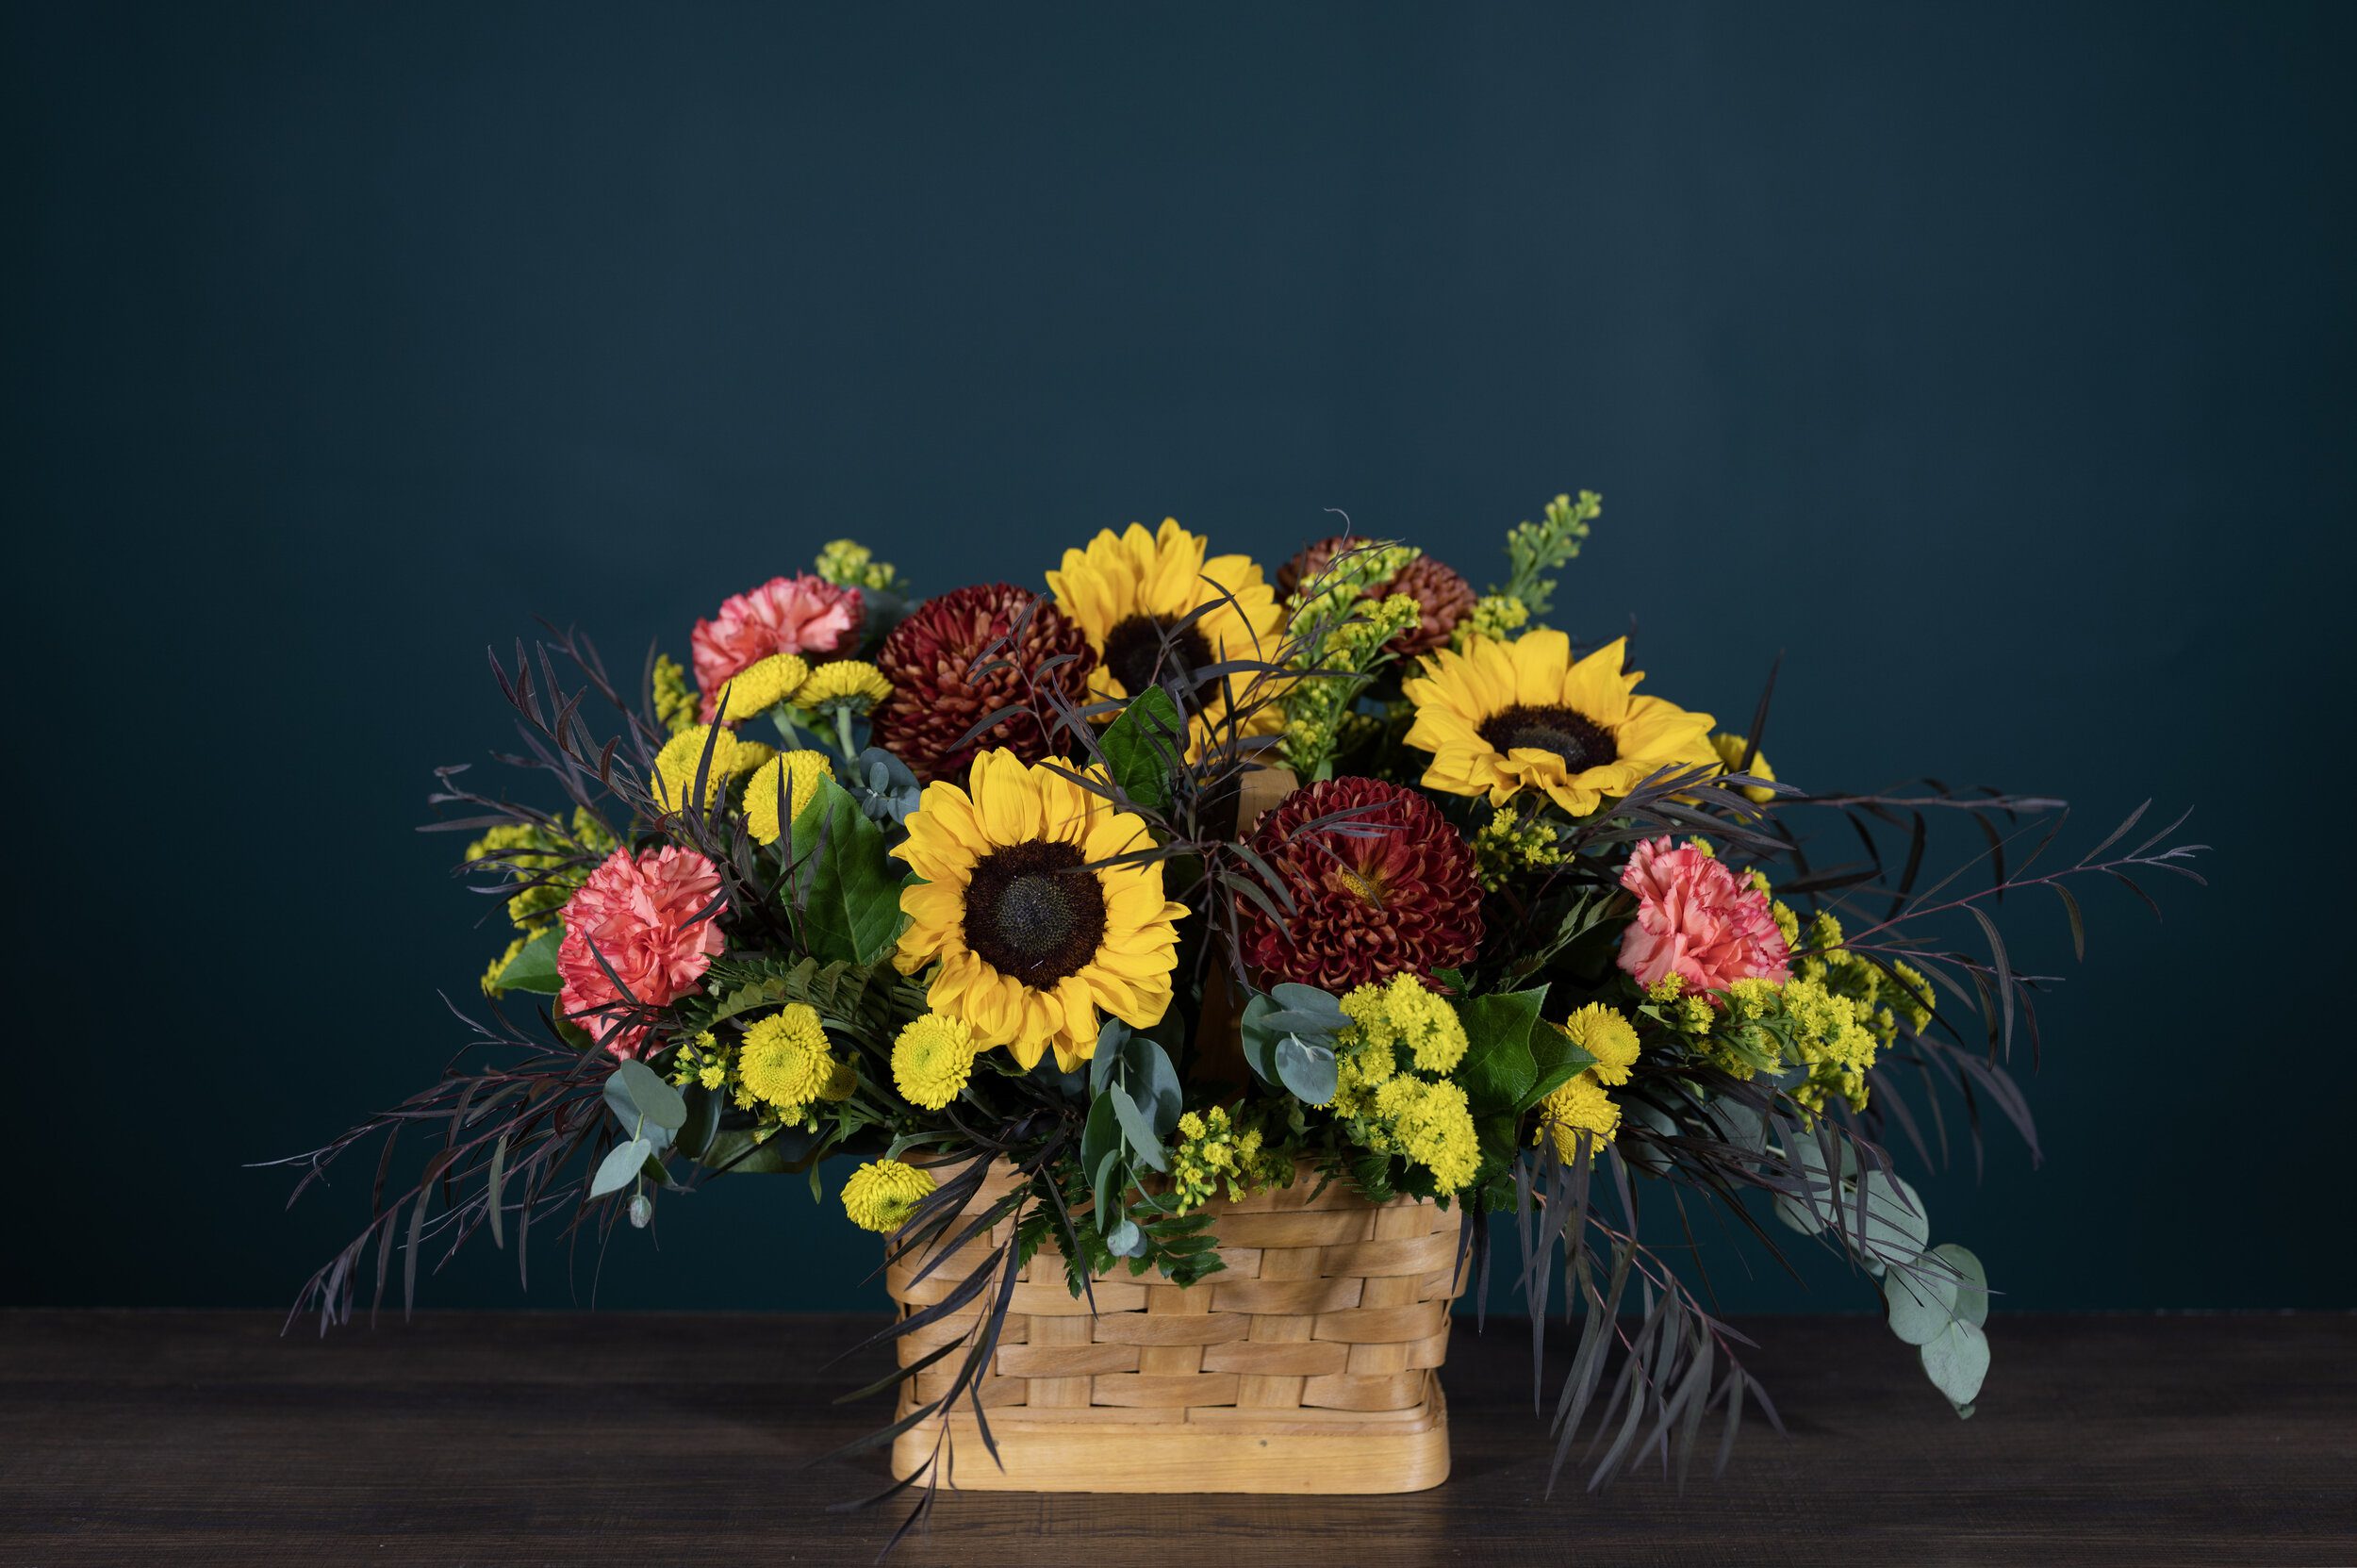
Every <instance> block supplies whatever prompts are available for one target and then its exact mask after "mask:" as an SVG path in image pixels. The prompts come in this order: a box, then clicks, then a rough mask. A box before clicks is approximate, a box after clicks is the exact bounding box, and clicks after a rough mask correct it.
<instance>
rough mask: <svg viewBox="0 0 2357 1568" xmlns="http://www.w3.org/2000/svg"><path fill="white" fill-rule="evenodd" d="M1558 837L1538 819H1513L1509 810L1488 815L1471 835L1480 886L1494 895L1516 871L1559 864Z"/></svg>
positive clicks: (1561, 861) (1514, 817) (1517, 817)
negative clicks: (1486, 820)
mask: <svg viewBox="0 0 2357 1568" xmlns="http://www.w3.org/2000/svg"><path fill="white" fill-rule="evenodd" d="M1560 836H1561V835H1560V834H1558V833H1557V831H1556V830H1555V828H1554V827H1553V826H1552V825H1551V824H1549V823H1548V822H1546V821H1545V820H1543V819H1541V818H1540V817H1521V816H1517V815H1516V814H1515V813H1514V811H1513V810H1512V809H1511V808H1500V809H1499V810H1497V811H1495V812H1492V814H1491V816H1490V820H1489V821H1488V822H1486V823H1484V824H1483V825H1482V826H1481V827H1480V828H1479V829H1478V830H1477V831H1475V834H1474V836H1473V850H1474V868H1475V874H1476V875H1477V876H1479V878H1480V879H1481V885H1482V887H1483V888H1484V889H1486V890H1487V891H1490V892H1492V893H1494V892H1496V891H1497V890H1498V889H1499V888H1500V887H1502V886H1504V885H1505V884H1506V881H1507V879H1508V877H1511V876H1512V875H1513V874H1514V873H1515V872H1517V871H1530V870H1536V869H1539V868H1540V867H1547V866H1559V865H1561V864H1562V863H1563V850H1562V849H1561V848H1560V847H1559V844H1558V839H1559V838H1560Z"/></svg>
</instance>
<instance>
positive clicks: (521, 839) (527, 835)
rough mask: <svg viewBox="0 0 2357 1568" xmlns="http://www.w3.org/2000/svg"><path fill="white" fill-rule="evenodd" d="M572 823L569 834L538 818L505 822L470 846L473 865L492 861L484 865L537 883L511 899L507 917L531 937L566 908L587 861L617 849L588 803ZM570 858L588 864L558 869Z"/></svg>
mask: <svg viewBox="0 0 2357 1568" xmlns="http://www.w3.org/2000/svg"><path fill="white" fill-rule="evenodd" d="M571 827H572V834H571V835H570V836H569V837H568V836H567V835H566V834H564V833H563V832H562V831H561V830H559V829H557V828H553V827H546V826H543V825H542V824H540V823H538V822H503V823H501V824H500V825H499V826H498V827H496V828H492V829H489V830H487V831H486V833H485V834H484V835H483V836H482V837H481V838H478V839H476V840H475V841H474V842H473V843H471V844H470V845H468V846H467V855H466V858H467V860H468V862H469V863H473V862H476V861H485V862H488V863H490V864H489V865H488V866H486V867H482V868H483V869H486V870H487V869H498V870H501V871H504V872H505V873H506V874H507V875H508V876H509V878H510V879H511V880H513V881H515V882H519V883H532V885H531V886H529V887H523V888H519V889H518V891H517V893H516V895H515V897H513V898H511V899H509V900H507V917H508V918H509V919H510V920H512V921H514V922H515V924H516V927H517V929H518V930H519V931H523V932H526V933H530V935H531V936H536V935H538V934H539V933H541V932H542V931H543V930H545V929H546V928H547V926H548V923H549V917H550V916H552V915H554V914H555V913H556V912H557V911H558V910H560V909H563V908H564V907H565V903H566V900H569V899H570V898H571V897H572V896H573V892H574V890H575V889H576V888H578V887H579V886H580V885H581V883H582V882H583V880H584V879H585V878H586V877H587V876H588V874H589V871H590V867H589V865H588V864H586V861H588V860H595V859H598V858H602V857H603V856H605V855H609V854H611V853H613V852H614V835H613V834H610V833H608V832H606V831H605V827H604V824H602V823H601V822H600V821H599V820H598V819H597V817H594V816H592V815H591V814H590V813H589V811H588V810H587V809H586V808H585V807H582V806H575V807H574V808H573V817H572V823H571ZM567 861H581V862H584V863H583V864H580V865H577V866H575V867H572V868H570V869H569V870H566V871H563V872H558V868H559V867H563V866H564V865H565V863H566V862H567ZM551 873H557V874H554V875H552V874H551ZM527 939H529V938H527ZM511 956H512V954H511Z"/></svg>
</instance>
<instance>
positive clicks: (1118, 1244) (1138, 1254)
mask: <svg viewBox="0 0 2357 1568" xmlns="http://www.w3.org/2000/svg"><path fill="white" fill-rule="evenodd" d="M1105 1246H1106V1247H1107V1248H1108V1249H1109V1250H1110V1251H1111V1252H1112V1253H1113V1256H1114V1257H1116V1258H1143V1257H1145V1256H1146V1232H1145V1231H1143V1230H1139V1229H1138V1227H1137V1222H1136V1221H1135V1220H1131V1219H1126V1218H1125V1219H1124V1220H1123V1221H1122V1222H1121V1223H1120V1224H1119V1225H1116V1226H1114V1227H1113V1229H1112V1230H1108V1231H1106V1232H1105Z"/></svg>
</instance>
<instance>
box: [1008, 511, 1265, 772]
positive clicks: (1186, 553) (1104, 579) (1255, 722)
mask: <svg viewBox="0 0 2357 1568" xmlns="http://www.w3.org/2000/svg"><path fill="white" fill-rule="evenodd" d="M1206 550H1207V546H1206V544H1205V541H1204V539H1203V536H1201V535H1199V534H1190V533H1188V532H1187V531H1186V530H1185V529H1183V528H1181V527H1179V526H1178V519H1176V518H1165V519H1163V520H1162V528H1161V529H1160V530H1159V531H1158V532H1156V533H1152V534H1148V533H1147V532H1146V529H1145V528H1144V527H1143V526H1142V525H1140V524H1138V523H1134V522H1133V523H1131V524H1130V525H1129V527H1128V528H1127V529H1126V530H1124V531H1123V532H1122V533H1120V534H1115V533H1113V530H1111V529H1106V530H1104V531H1103V532H1101V533H1099V534H1098V535H1097V536H1096V538H1094V539H1091V540H1090V541H1089V544H1088V548H1087V549H1085V550H1067V551H1065V552H1064V553H1063V569H1062V570H1059V571H1051V572H1049V573H1048V574H1047V588H1048V591H1049V592H1050V593H1053V594H1054V595H1055V596H1056V608H1057V609H1059V610H1062V611H1063V613H1064V614H1065V615H1066V616H1068V617H1070V618H1071V619H1072V620H1073V622H1074V623H1075V624H1077V625H1078V626H1079V627H1080V630H1081V632H1082V633H1083V634H1084V635H1086V636H1087V637H1088V639H1089V646H1090V647H1091V648H1093V649H1095V650H1096V661H1097V662H1096V669H1095V670H1093V671H1091V672H1090V675H1089V695H1090V696H1091V697H1093V698H1096V699H1099V700H1102V701H1127V700H1129V698H1132V697H1135V696H1136V695H1138V693H1139V692H1141V691H1143V690H1145V689H1146V686H1148V685H1152V684H1154V682H1155V680H1156V679H1157V676H1158V673H1159V675H1160V677H1162V679H1164V680H1165V681H1167V680H1168V679H1169V678H1170V677H1173V676H1175V677H1176V678H1177V684H1178V686H1179V687H1180V688H1181V689H1182V690H1183V689H1185V688H1186V687H1188V686H1190V685H1193V686H1194V692H1193V701H1192V702H1191V703H1190V706H1191V708H1192V709H1193V711H1194V714H1195V722H1194V725H1193V727H1192V729H1191V731H1190V734H1191V736H1192V740H1191V743H1190V747H1189V751H1190V753H1191V754H1197V753H1199V751H1200V750H1201V748H1202V747H1203V746H1204V745H1205V744H1207V743H1209V742H1211V741H1213V740H1216V739H1219V738H1223V737H1224V732H1225V731H1226V729H1227V728H1228V725H1227V721H1226V720H1227V713H1228V703H1229V699H1230V697H1235V698H1243V697H1244V695H1245V693H1246V692H1247V690H1248V689H1249V688H1250V687H1251V686H1252V685H1254V683H1255V675H1254V674H1252V673H1243V674H1235V675H1229V676H1227V677H1224V678H1215V679H1212V680H1209V681H1205V682H1202V683H1201V684H1199V685H1196V684H1195V681H1194V672H1195V670H1198V669H1203V668H1209V667H1211V666H1212V665H1215V664H1223V663H1226V662H1227V661H1228V660H1231V659H1257V660H1265V661H1268V662H1271V663H1274V662H1275V661H1276V658H1277V652H1278V651H1279V645H1280V643H1281V641H1282V633H1281V631H1280V629H1279V627H1278V624H1277V623H1278V620H1279V619H1280V612H1279V610H1278V608H1277V590H1276V589H1275V588H1273V587H1271V586H1269V584H1268V583H1267V582H1266V581H1265V580H1264V579H1263V578H1262V576H1261V568H1260V566H1259V565H1258V564H1257V563H1256V562H1254V561H1253V560H1252V559H1251V557H1249V556H1245V555H1211V556H1208V558H1207V555H1206ZM1198 611H1200V612H1201V613H1200V614H1199V615H1198V614H1197V613H1196V612H1198ZM1268 695H1270V693H1269V692H1268V691H1267V690H1265V689H1263V690H1262V691H1261V692H1259V693H1257V694H1255V701H1258V699H1259V698H1261V697H1266V696H1268ZM1283 725H1284V718H1283V715H1282V714H1280V713H1279V712H1278V711H1277V708H1276V705H1275V704H1274V703H1272V702H1265V701H1258V706H1257V707H1255V708H1254V710H1253V712H1252V713H1251V715H1250V716H1249V719H1248V721H1247V722H1246V723H1244V726H1243V728H1244V731H1245V732H1246V733H1247V734H1276V733H1277V731H1278V730H1280V729H1281V728H1283Z"/></svg>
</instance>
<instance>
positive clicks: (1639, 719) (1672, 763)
mask: <svg viewBox="0 0 2357 1568" xmlns="http://www.w3.org/2000/svg"><path fill="white" fill-rule="evenodd" d="M1625 652H1626V639H1625V638H1620V637H1616V638H1614V639H1613V640H1612V641H1610V642H1608V643H1607V644H1605V645H1604V646H1603V647H1602V648H1600V649H1598V650H1596V652H1593V653H1591V654H1589V655H1588V656H1587V657H1586V658H1584V659H1578V660H1574V659H1573V657H1572V642H1571V638H1569V637H1567V636H1565V635H1563V634H1562V633H1560V632H1549V631H1540V632H1532V633H1530V634H1529V635H1526V636H1523V637H1521V638H1518V639H1517V640H1515V641H1513V642H1498V641H1494V640H1492V639H1491V638H1488V637H1476V638H1474V639H1473V640H1472V641H1470V642H1468V643H1467V644H1466V645H1465V648H1464V651H1463V652H1452V651H1450V650H1446V649H1443V650H1442V651H1441V652H1437V653H1435V654H1433V655H1432V656H1431V657H1430V658H1429V659H1428V660H1426V663H1425V666H1424V669H1425V673H1424V674H1423V675H1421V676H1419V677H1417V678H1415V679H1412V680H1409V681H1407V682H1404V683H1402V686H1401V689H1402V691H1403V692H1405V694H1406V695H1407V698H1408V700H1409V701H1410V702H1411V703H1413V704H1414V705H1415V711H1416V718H1415V722H1414V723H1413V724H1411V725H1410V726H1409V730H1408V734H1407V736H1406V739H1407V743H1408V744H1409V745H1410V746H1412V747H1415V748H1416V749H1417V750H1418V751H1429V752H1431V753H1432V762H1431V764H1430V766H1429V767H1426V769H1425V773H1424V780H1423V782H1424V784H1425V786H1426V788H1429V789H1437V790H1441V791H1442V792H1444V793H1446V794H1450V795H1486V796H1488V797H1489V800H1490V803H1491V804H1492V805H1493V806H1502V805H1504V804H1506V803H1507V801H1510V800H1512V799H1513V798H1514V797H1515V796H1516V795H1518V794H1523V793H1525V792H1538V793H1542V794H1544V795H1545V796H1546V797H1547V799H1549V800H1551V801H1554V802H1555V803H1556V805H1557V806H1558V807H1560V808H1561V809H1562V810H1563V811H1564V812H1566V813H1568V814H1569V815H1571V816H1573V817H1585V816H1587V815H1588V814H1589V813H1591V812H1592V811H1594V810H1595V809H1596V808H1597V807H1598V806H1600V805H1602V804H1603V803H1604V802H1605V801H1607V800H1609V799H1616V798H1618V797H1620V796H1624V795H1626V794H1628V793H1629V791H1631V790H1633V789H1635V788H1636V787H1637V785H1638V784H1640V782H1641V781H1642V780H1644V779H1645V778H1646V777H1647V776H1649V775H1651V774H1653V773H1656V772H1658V771H1660V770H1662V769H1664V768H1668V769H1672V770H1675V771H1686V770H1689V769H1691V768H1695V767H1716V766H1718V753H1716V752H1714V751H1711V749H1710V738H1709V737H1710V723H1711V718H1710V715H1708V714H1706V713H1689V712H1687V711H1686V710H1685V709H1684V708H1681V707H1678V706H1676V705H1674V704H1673V703H1670V702H1665V701H1662V700H1661V699H1660V698H1658V697H1639V696H1637V695H1636V690H1637V684H1638V682H1640V681H1641V680H1643V679H1644V676H1643V675H1642V674H1641V673H1640V672H1639V671H1636V670H1629V669H1624V668H1622V661H1623V657H1624V653H1625Z"/></svg>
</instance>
